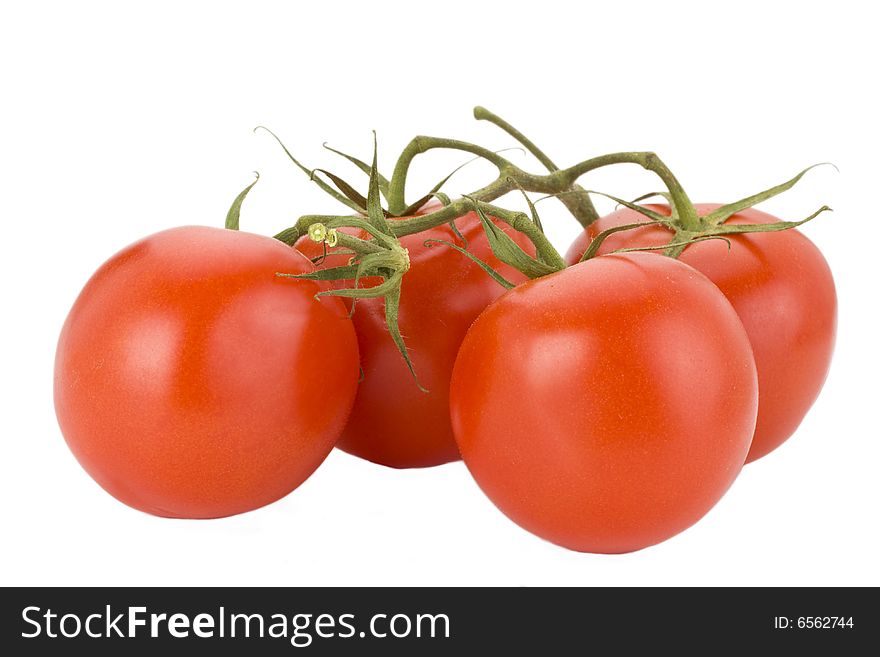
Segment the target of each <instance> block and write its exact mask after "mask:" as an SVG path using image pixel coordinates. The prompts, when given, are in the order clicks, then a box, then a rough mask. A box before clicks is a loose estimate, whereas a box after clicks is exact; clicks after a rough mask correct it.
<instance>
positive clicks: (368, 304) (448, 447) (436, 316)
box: [297, 212, 534, 468]
mask: <svg viewBox="0 0 880 657" xmlns="http://www.w3.org/2000/svg"><path fill="white" fill-rule="evenodd" d="M391 221H394V219H391ZM499 225H501V226H502V228H503V229H504V230H505V232H508V234H509V235H510V236H511V237H512V238H513V239H514V240H515V241H516V242H517V243H518V244H519V245H520V246H521V247H523V248H524V249H526V250H527V251H529V252H530V253H534V247H533V246H532V244H531V242H530V241H529V240H528V239H527V238H526V237H524V236H523V235H522V234H521V233H518V232H516V231H513V230H511V229H509V228H508V227H507V224H503V223H499ZM456 226H457V227H458V229H459V232H460V233H461V234H462V236H463V237H464V238H465V239H466V240H467V248H468V250H469V251H470V252H471V253H473V254H474V255H476V256H477V257H479V258H480V259H482V260H484V261H486V262H488V263H489V264H490V265H491V266H492V267H494V268H495V269H496V270H497V271H499V272H500V273H501V274H502V275H503V276H504V277H505V278H507V279H508V280H509V281H511V282H514V283H517V282H522V281H524V280H525V277H524V276H523V275H522V274H520V273H519V272H518V271H516V270H515V269H513V268H512V267H509V266H508V265H505V264H504V263H502V262H500V261H499V260H498V259H497V258H496V257H495V256H494V255H493V254H492V250H491V248H490V247H489V243H488V240H487V238H486V234H485V232H484V230H483V228H482V226H481V224H480V220H479V217H477V215H476V214H475V213H473V212H471V213H469V214H467V215H464V216H463V217H461V218H459V219H457V220H456ZM360 236H361V237H364V238H365V237H366V235H364V234H360ZM426 240H446V241H448V242H453V243H455V244H457V245H458V246H462V242H461V240H460V239H458V238H457V236H456V235H455V233H454V232H453V231H452V229H451V228H450V227H449V226H448V225H445V224H444V225H443V226H440V227H437V228H432V229H430V230H428V231H425V232H422V233H418V234H415V235H407V236H404V237H402V238H401V240H400V242H401V245H402V246H403V247H405V248H406V249H408V251H409V257H410V262H411V265H410V269H409V271H408V272H407V273H406V275H405V276H404V279H403V287H402V289H401V298H400V314H399V324H400V330H401V333H402V334H403V336H404V339H405V340H406V344H407V346H408V348H409V352H410V357H411V359H412V361H413V365H414V368H415V372H416V375H417V376H418V381H419V383H420V384H421V385H422V386H423V387H424V388H426V389H427V390H428V392H427V393H425V392H422V391H421V390H419V388H418V386H417V385H416V384H415V382H414V381H413V377H412V374H410V372H409V370H408V369H407V367H406V365H405V363H404V361H403V358H402V357H401V355H400V352H399V351H398V350H397V347H396V346H395V345H394V342H393V341H392V340H391V338H390V336H389V335H388V330H387V329H386V327H385V310H384V309H385V306H384V302H383V300H382V299H365V300H361V301H358V302H357V304H356V309H355V312H354V314H353V315H352V320H353V322H354V326H355V330H356V332H357V336H358V343H359V349H360V356H361V367H362V368H363V380H362V381H361V383H360V386H359V387H358V393H357V397H356V399H355V403H354V408H353V409H352V412H351V416H350V418H349V421H348V424H347V425H346V427H345V430H344V431H343V433H342V438H341V439H340V440H339V443H338V447H339V448H340V449H342V450H344V451H346V452H348V453H350V454H354V455H356V456H359V457H361V458H364V459H367V460H369V461H373V462H374V463H379V464H381V465H387V466H391V467H395V468H418V467H428V466H434V465H440V464H442V463H447V462H449V461H454V460H458V459H459V458H460V456H459V453H458V448H457V447H456V444H455V438H454V436H453V434H452V426H451V425H450V422H449V379H450V377H451V375H452V365H453V363H454V362H455V356H456V354H457V353H458V347H459V345H460V344H461V341H462V340H463V339H464V335H465V333H466V332H467V329H468V327H469V326H470V325H471V322H473V321H474V319H476V317H477V315H479V314H480V312H481V311H482V310H483V309H484V308H485V307H486V306H487V305H489V303H491V302H492V301H493V300H495V299H496V298H498V297H499V296H500V295H501V294H503V293H504V291H505V290H504V288H503V287H501V286H500V285H498V283H496V282H495V281H493V280H492V279H491V278H490V277H489V276H488V275H487V274H486V273H485V272H484V271H483V270H482V269H480V267H479V266H478V265H476V264H475V263H474V262H473V261H472V260H470V259H468V258H467V257H466V256H464V255H462V254H461V253H458V252H457V251H455V250H454V249H451V248H449V247H448V246H445V245H442V244H435V245H433V246H425V244H424V243H425V241H426ZM297 248H300V249H303V250H304V251H305V252H306V253H307V254H308V255H310V256H312V257H314V256H315V255H320V254H321V246H320V245H316V244H315V243H314V242H312V243H311V244H310V243H308V241H306V240H300V242H298V243H297ZM347 260H348V256H344V257H343V256H339V255H331V256H329V257H328V258H327V260H325V262H324V263H323V264H322V265H321V266H323V267H329V266H338V265H341V264H345V263H346V262H347ZM372 284H375V282H373V283H372ZM369 285H371V283H370V282H369V281H367V282H366V283H365V284H364V286H369Z"/></svg>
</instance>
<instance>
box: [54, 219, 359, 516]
mask: <svg viewBox="0 0 880 657" xmlns="http://www.w3.org/2000/svg"><path fill="white" fill-rule="evenodd" d="M311 270H313V266H312V265H311V263H309V262H308V260H307V259H306V258H304V257H303V256H302V255H301V254H300V253H298V252H297V251H296V250H295V249H291V248H290V247H287V246H285V245H283V244H282V243H281V242H278V241H276V240H273V239H271V238H268V237H262V236H259V235H253V234H250V233H241V232H235V231H228V230H224V229H217V228H206V227H198V226H188V227H182V228H175V229H171V230H167V231H163V232H160V233H156V234H154V235H151V236H149V237H146V238H144V239H142V240H140V241H138V242H135V243H134V244H132V245H130V246H128V247H126V248H125V249H123V250H122V251H120V252H119V253H117V254H116V255H114V256H113V257H112V258H110V259H109V260H108V261H107V262H106V263H105V264H104V265H103V266H102V267H101V268H100V269H98V271H97V272H96V273H95V274H94V275H93V276H92V278H91V279H90V280H89V281H88V283H87V284H86V286H85V288H84V289H83V291H82V292H81V293H80V295H79V297H78V298H77V300H76V302H75V303H74V305H73V308H72V310H71V311H70V314H69V316H68V317H67V320H66V322H65V324H64V328H63V329H62V331H61V337H60V339H59V343H58V351H57V355H56V361H55V408H56V413H57V416H58V421H59V424H60V426H61V429H62V433H63V434H64V437H65V439H66V441H67V443H68V445H69V446H70V449H71V450H72V451H73V453H74V455H75V456H76V458H77V459H78V460H79V462H80V463H81V464H82V466H83V467H84V468H85V469H86V471H87V472H88V473H89V474H90V475H91V476H92V477H93V478H94V479H95V480H96V481H97V482H98V483H99V484H100V485H101V486H103V487H104V488H105V489H106V490H107V491H108V492H109V493H111V494H112V495H113V496H115V497H116V498H118V499H119V500H121V501H122V502H124V503H126V504H128V505H130V506H132V507H134V508H136V509H140V510H142V511H146V512H148V513H152V514H154V515H158V516H167V517H177V518H215V517H222V516H229V515H233V514H237V513H241V512H244V511H248V510H251V509H255V508H257V507H260V506H263V505H265V504H268V503H270V502H272V501H274V500H276V499H278V498H280V497H282V496H284V495H286V494H287V493H289V492H290V491H292V490H293V489H294V488H296V487H297V486H298V485H299V484H301V483H302V482H303V481H304V480H305V479H306V478H307V477H308V476H309V475H310V474H311V473H312V472H313V471H314V469H315V468H317V466H318V465H319V464H320V463H321V462H322V461H323V460H324V458H325V457H326V456H327V454H328V453H329V451H330V450H331V449H332V447H333V444H334V442H335V441H336V439H337V437H338V436H339V433H340V432H341V430H342V427H343V425H344V423H345V420H346V417H347V415H348V412H349V409H350V407H351V404H352V402H353V399H354V394H355V391H356V387H357V378H358V357H357V339H356V337H355V334H354V329H353V327H352V325H351V322H350V321H349V320H348V319H347V314H346V311H345V308H344V306H343V305H342V303H341V302H340V301H339V300H338V299H322V300H320V301H319V300H316V299H315V298H314V295H315V293H316V292H318V291H319V289H320V288H319V287H318V285H317V284H316V283H314V282H312V281H301V280H294V279H290V278H281V277H278V276H275V273H276V272H285V273H303V272H307V271H311ZM328 390H332V391H333V393H332V394H327V391H328Z"/></svg>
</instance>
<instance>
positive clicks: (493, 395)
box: [450, 253, 757, 553]
mask: <svg viewBox="0 0 880 657" xmlns="http://www.w3.org/2000/svg"><path fill="white" fill-rule="evenodd" d="M450 410H451V415H452V425H453V427H454V430H455V437H456V440H457V441H458V445H459V448H460V449H461V454H462V457H463V458H464V462H465V464H466V465H467V467H468V469H469V470H470V471H471V473H472V474H473V476H474V478H475V479H476V481H477V483H478V484H479V486H480V487H481V488H482V489H483V491H484V492H485V493H486V494H487V495H488V496H489V498H490V499H491V500H492V501H493V502H494V503H495V504H496V505H497V506H498V507H499V508H500V509H501V511H503V512H504V513H505V514H507V515H508V516H509V517H510V518H511V519H512V520H513V521H514V522H516V523H518V524H519V525H521V526H522V527H524V528H525V529H527V530H529V531H531V532H533V533H534V534H537V535H538V536H541V537H543V538H545V539H547V540H549V541H552V542H554V543H557V544H559V545H562V546H565V547H567V548H570V549H572V550H578V551H586V552H602V553H618V552H629V551H632V550H638V549H640V548H644V547H646V546H649V545H653V544H655V543H658V542H660V541H663V540H665V539H667V538H669V537H671V536H673V535H675V534H677V533H678V532H680V531H682V530H683V529H685V528H687V527H689V526H690V525H691V524H693V523H694V522H696V521H697V520H698V519H699V518H701V517H702V516H703V515H704V514H705V513H706V512H707V511H708V510H709V509H710V508H711V507H712V506H713V505H714V504H715V503H716V502H717V501H718V500H719V499H720V497H721V496H722V495H723V494H724V492H725V491H726V490H727V489H728V487H729V486H730V485H731V483H732V482H733V480H734V479H735V477H736V476H737V474H738V473H739V471H740V469H741V467H742V465H743V462H744V460H745V458H746V454H747V453H748V451H749V445H750V443H751V439H752V433H753V431H754V427H755V416H756V412H757V379H756V374H755V364H754V360H753V357H752V350H751V346H750V345H749V340H748V337H747V335H746V333H745V330H744V329H743V326H742V323H741V322H740V320H739V318H738V317H737V315H736V312H735V311H734V310H733V308H732V306H731V305H730V303H729V302H728V301H727V300H726V299H725V298H724V295H723V294H721V293H720V292H719V291H718V288H717V287H715V286H714V285H713V284H712V283H711V282H710V281H709V280H708V279H707V278H706V277H705V276H703V275H702V274H700V273H699V272H697V271H696V270H695V269H693V268H692V267H689V266H688V265H685V264H684V263H681V262H678V261H676V260H673V259H672V258H666V257H664V256H661V255H656V254H646V253H633V254H619V255H606V256H601V257H598V258H595V259H592V260H589V261H587V262H585V263H582V264H578V265H574V266H572V267H569V268H567V269H564V270H562V271H560V272H557V273H555V274H551V275H549V276H545V277H542V278H539V279H535V280H533V281H530V282H527V283H525V284H523V285H520V286H519V287H516V288H514V289H512V290H510V291H509V292H508V293H507V294H505V295H504V296H502V297H501V298H500V299H498V300H497V301H496V302H495V303H493V304H492V305H490V306H489V307H488V308H486V310H485V311H484V312H483V313H482V314H481V315H480V317H479V318H478V319H477V320H476V321H475V322H474V324H473V326H471V328H470V330H469V331H468V333H467V336H466V337H465V339H464V342H463V343H462V346H461V350H460V351H459V354H458V359H457V360H456V362H455V369H454V371H453V375H452V383H451V398H450Z"/></svg>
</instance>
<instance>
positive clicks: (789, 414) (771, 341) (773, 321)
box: [566, 204, 837, 461]
mask: <svg viewBox="0 0 880 657" xmlns="http://www.w3.org/2000/svg"><path fill="white" fill-rule="evenodd" d="M649 207H651V208H653V209H655V210H657V211H658V212H662V213H664V214H669V208H668V206H665V205H664V206H657V205H652V206H649ZM717 207H719V206H718V205H708V204H705V205H698V206H697V210H698V212H699V213H700V214H705V213H708V212H711V211H712V210H714V209H715V208H717ZM642 220H645V217H644V216H642V215H640V214H639V213H637V212H635V211H633V210H629V209H626V208H625V209H623V210H619V211H617V212H614V213H612V214H610V215H608V216H606V217H603V218H602V219H600V220H599V221H597V222H596V223H594V224H593V225H592V226H590V228H589V229H588V232H585V233H583V234H582V235H580V236H579V237H578V238H577V239H576V240H575V242H574V244H572V246H571V248H570V249H569V251H568V254H567V256H566V260H568V262H577V261H578V260H579V259H580V256H581V255H582V254H583V252H584V250H585V249H586V247H587V244H588V243H589V240H590V239H592V237H593V236H595V235H597V234H598V233H599V232H601V231H603V230H605V229H606V228H610V227H612V226H616V225H621V224H627V223H634V222H639V221H642ZM776 221H779V219H777V218H775V217H772V216H770V215H769V214H766V213H764V212H760V211H759V210H752V209H750V210H744V211H743V212H740V213H738V214H736V215H734V216H733V217H731V218H730V219H729V220H728V222H727V223H772V222H776ZM728 237H729V238H730V241H731V244H730V250H729V252H728V247H727V245H726V244H725V243H724V242H721V241H720V240H712V241H708V242H700V243H697V244H693V245H691V246H689V247H687V248H686V249H685V251H684V253H682V255H681V256H680V260H681V261H682V262H686V263H687V264H689V265H691V266H692V267H694V268H696V269H697V270H699V271H701V272H702V273H704V274H705V275H706V276H708V277H709V279H710V280H711V281H712V282H713V283H715V284H716V285H717V286H718V287H719V288H720V289H721V291H722V292H724V294H725V295H726V296H727V298H728V299H729V300H730V302H731V303H732V304H733V307H734V308H735V309H736V312H737V313H738V314H739V316H740V319H741V320H742V322H743V324H744V325H745V327H746V332H747V333H748V334H749V339H750V340H751V343H752V350H753V351H754V354H755V363H756V365H757V367H758V384H759V388H760V399H759V404H758V424H757V427H756V428H755V437H754V440H753V441H752V449H751V451H750V452H749V457H748V459H747V461H754V460H755V459H758V458H761V457H762V456H764V455H765V454H767V453H769V452H771V451H772V450H774V449H776V448H777V447H778V446H779V445H781V444H782V443H783V442H784V441H785V440H786V439H787V438H788V437H789V436H791V434H793V433H794V431H795V429H797V427H798V425H799V424H800V423H801V420H803V418H804V416H805V415H806V413H807V411H808V410H809V409H810V406H812V405H813V402H814V401H816V397H818V395H819V391H820V390H821V389H822V384H823V383H824V382H825V377H826V376H827V374H828V368H829V366H830V364H831V354H832V351H833V349H834V336H835V332H836V326H837V296H836V294H835V291H834V280H833V279H832V277H831V270H830V269H829V268H828V264H827V263H826V262H825V258H823V257H822V254H821V253H820V252H819V249H817V248H816V246H815V245H814V244H813V243H812V242H811V241H810V240H809V239H807V238H806V237H805V236H804V234H803V233H800V232H798V231H797V230H786V231H780V232H774V233H753V234H749V235H730V236H728ZM671 239H672V233H671V232H670V231H668V230H667V229H665V228H663V227H662V226H648V227H646V228H638V229H634V230H630V231H624V232H620V233H616V234H614V235H611V236H610V237H609V238H608V240H607V241H606V242H605V243H604V244H603V247H602V249H600V252H602V253H608V252H610V251H613V250H615V249H620V248H626V247H642V246H655V245H661V244H666V243H668V242H669V241H670V240H671Z"/></svg>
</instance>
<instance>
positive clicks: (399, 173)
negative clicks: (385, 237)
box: [388, 136, 513, 214]
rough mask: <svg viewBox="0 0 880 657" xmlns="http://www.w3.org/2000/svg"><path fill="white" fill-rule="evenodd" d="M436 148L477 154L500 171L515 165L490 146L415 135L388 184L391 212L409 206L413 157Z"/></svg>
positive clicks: (402, 154) (401, 210)
mask: <svg viewBox="0 0 880 657" xmlns="http://www.w3.org/2000/svg"><path fill="white" fill-rule="evenodd" d="M434 148H447V149H452V150H458V151H464V152H465V153H471V154H473V155H477V156H479V157H482V158H483V159H485V160H486V161H488V162H491V163H492V164H494V165H495V166H496V167H498V170H499V172H502V171H504V170H505V169H507V168H509V167H512V166H513V165H512V164H511V163H510V162H509V161H508V160H507V158H504V157H502V156H501V155H499V154H498V153H496V152H495V151H490V150H489V149H488V148H483V147H482V146H477V145H476V144H471V143H468V142H466V141H460V140H458V139H445V138H441V137H425V136H419V137H414V138H413V140H412V141H411V142H410V143H409V144H407V145H406V148H404V149H403V151H402V152H401V153H400V157H399V158H397V164H396V165H395V166H394V172H393V173H392V174H391V182H390V184H389V185H388V211H389V212H391V214H399V213H402V212H403V211H404V210H405V209H406V207H407V205H406V200H405V192H406V176H407V174H408V173H409V167H410V165H411V164H412V161H413V159H414V158H415V156H416V155H419V154H420V153H425V152H427V151H429V150H431V149H434Z"/></svg>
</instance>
